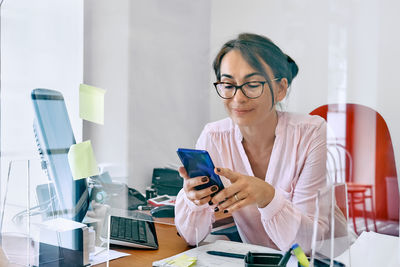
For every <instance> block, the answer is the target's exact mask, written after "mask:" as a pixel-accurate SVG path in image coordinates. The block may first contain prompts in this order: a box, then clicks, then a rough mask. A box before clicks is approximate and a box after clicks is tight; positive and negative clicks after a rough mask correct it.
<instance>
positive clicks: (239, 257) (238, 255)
mask: <svg viewBox="0 0 400 267" xmlns="http://www.w3.org/2000/svg"><path fill="white" fill-rule="evenodd" d="M207 253H208V254H210V255H214V256H222V257H230V258H238V259H244V256H245V255H243V254H236V253H229V252H223V251H214V250H209V251H207Z"/></svg>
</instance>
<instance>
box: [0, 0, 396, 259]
mask: <svg viewBox="0 0 400 267" xmlns="http://www.w3.org/2000/svg"><path fill="white" fill-rule="evenodd" d="M0 7H1V10H0V12H1V23H0V26H1V38H0V40H1V44H0V45H1V49H0V52H1V57H0V59H1V73H0V75H1V79H0V80H1V84H0V86H1V89H0V90H1V91H0V94H1V97H0V108H1V111H0V112H1V120H0V128H1V133H0V145H1V147H0V152H1V153H0V155H1V159H0V172H1V179H0V181H1V183H0V189H1V190H0V197H1V199H4V198H5V194H6V193H7V194H8V197H7V198H8V199H10V196H11V197H15V196H17V195H18V196H19V195H20V193H19V192H21V190H22V189H21V188H20V187H19V185H10V183H9V182H8V180H7V179H8V177H9V174H8V170H9V167H8V164H9V162H10V161H15V159H17V161H18V160H19V159H33V158H37V155H38V153H37V151H36V148H35V138H34V134H33V132H32V122H33V119H34V113H33V109H32V107H31V103H30V101H31V99H30V93H31V91H32V90H33V89H35V88H47V89H52V90H57V91H60V92H61V93H62V94H63V96H64V98H65V103H66V107H67V111H68V117H69V119H70V121H71V126H72V130H73V133H74V136H75V139H76V142H77V143H79V142H81V141H87V140H90V141H91V144H92V146H93V152H94V155H95V157H96V160H97V163H98V166H99V169H100V175H99V176H98V177H91V178H88V179H87V181H88V185H90V186H91V187H90V190H91V195H90V202H91V208H90V210H89V213H88V216H87V217H86V218H85V221H84V223H85V224H87V225H88V226H89V228H90V227H93V229H95V228H96V229H97V231H95V242H96V246H97V245H98V246H100V247H105V246H107V247H108V245H107V244H108V240H109V239H110V237H109V235H110V233H109V232H107V231H108V230H109V229H110V227H111V224H112V223H111V218H112V217H111V216H112V214H113V212H116V214H114V216H117V217H128V218H130V217H132V216H135V215H134V213H135V212H143V211H138V208H139V206H141V207H146V208H145V209H151V208H153V206H152V205H151V204H149V203H148V202H147V201H148V199H149V198H150V197H145V194H146V189H148V188H150V189H151V190H154V191H152V192H153V193H152V194H153V195H152V197H156V195H154V194H155V193H157V190H156V187H158V186H160V187H163V190H164V191H162V190H161V191H159V192H158V196H159V197H161V196H163V195H165V194H167V192H168V190H171V191H169V192H172V193H170V196H172V197H174V196H175V195H176V194H177V192H178V191H179V190H180V188H181V187H182V184H181V183H180V184H179V183H177V182H176V181H177V180H176V179H175V180H174V179H171V180H170V179H169V177H167V176H163V178H160V179H161V180H165V181H166V182H165V183H157V181H158V180H156V177H160V176H158V175H156V174H155V173H156V172H157V171H156V170H160V169H163V170H171V169H172V170H173V171H174V174H173V175H175V178H179V175H178V174H177V173H176V170H177V167H178V166H180V165H181V163H180V161H179V158H178V156H177V154H176V150H177V149H178V148H195V147H196V145H197V146H198V147H202V146H203V144H202V142H199V143H198V142H197V140H198V138H199V136H200V135H201V133H202V131H203V129H204V128H205V127H209V126H210V125H209V126H206V125H207V124H208V123H211V122H216V121H219V120H222V119H225V118H228V117H230V116H231V114H230V113H229V112H227V110H226V103H227V102H226V101H225V100H224V99H222V98H220V97H219V95H218V93H217V91H216V89H215V87H214V85H213V83H214V82H217V81H218V78H217V76H216V74H215V72H214V69H213V62H214V59H215V57H216V56H217V54H218V52H219V50H220V49H221V47H222V45H223V44H224V43H225V42H227V41H228V40H231V39H234V38H236V37H237V36H238V34H240V33H242V32H250V33H256V34H260V35H263V36H266V37H268V38H270V39H271V40H272V41H273V42H274V43H275V44H276V45H277V46H278V47H279V48H280V49H281V50H282V51H283V52H284V53H285V54H287V55H288V56H290V58H291V59H293V60H294V61H295V62H296V64H297V65H298V67H299V72H298V73H297V76H296V77H295V78H294V79H293V82H292V83H291V85H290V86H289V87H288V88H287V93H286V96H285V97H284V98H283V100H282V101H280V102H279V103H278V105H277V106H276V109H277V110H278V111H280V112H283V113H287V114H292V113H296V114H297V113H300V114H311V115H315V116H320V117H322V118H323V119H324V120H325V121H326V122H327V125H328V128H329V132H328V134H327V150H328V152H327V153H328V154H327V161H328V163H327V165H328V166H327V167H328V173H329V177H330V178H329V182H331V183H340V184H345V186H346V187H347V193H344V194H345V195H346V196H343V195H341V196H340V197H336V199H335V200H336V202H335V203H336V204H335V205H331V206H329V208H322V207H321V209H320V212H329V214H330V215H329V216H331V217H332V218H333V217H334V216H333V214H338V213H339V210H340V211H341V213H342V214H343V215H345V217H347V218H348V221H347V222H348V225H349V228H350V229H349V231H350V232H352V233H355V235H356V236H361V235H362V234H363V233H364V232H371V231H373V232H376V233H378V234H379V235H385V236H386V235H387V236H399V225H400V222H399V171H400V169H399V158H400V123H399V120H398V118H397V117H398V115H397V114H398V113H399V108H398V99H399V98H400V93H399V92H400V91H399V90H398V88H397V87H398V81H397V77H398V74H397V69H398V64H397V62H399V60H400V54H399V53H398V49H397V46H396V45H397V44H398V43H399V42H400V35H398V34H393V29H394V28H395V25H399V24H400V18H399V16H398V15H397V14H396V12H395V11H396V10H399V8H400V4H399V3H397V2H396V1H379V0H371V1H368V2H367V3H366V2H365V1H358V0H352V1H344V0H339V1H333V0H331V1H318V0H309V1H281V0H271V1H259V0H249V1H231V0H204V1H180V0H149V1H134V0H133V1H127V0H117V1H113V3H112V4H111V2H110V0H85V1H81V0H61V1H57V2H55V1H52V0H38V1H35V3H33V2H32V1H29V0H12V1H11V0H3V1H0ZM266 63H267V64H269V62H266ZM233 82H234V85H235V86H238V85H241V84H243V83H245V82H247V81H242V80H240V79H239V80H234V81H233ZM82 83H83V84H87V85H91V86H95V87H99V88H102V89H105V91H106V93H105V94H104V97H105V98H104V106H103V107H104V123H103V124H99V123H94V122H92V121H89V120H85V119H84V118H82V117H81V116H80V107H79V103H80V102H79V101H80V99H79V86H80V84H82ZM238 91H240V90H238ZM240 93H241V92H237V94H239V95H240ZM251 101H253V102H255V101H256V99H253V100H251ZM251 101H250V102H246V103H253V102H251ZM228 120H229V118H228ZM233 124H235V123H233ZM235 126H237V125H235ZM287 129H288V128H287V127H286V128H285V131H286V130H287ZM232 140H233V139H232ZM211 143H212V142H211ZM239 144H240V142H239ZM210 146H213V147H218V149H219V148H220V147H219V143H218V142H216V143H213V144H210ZM243 148H244V147H243V145H242V146H239V150H240V151H242V150H243V151H244V152H243V151H242V154H243V155H242V156H243V158H239V157H232V160H231V161H232V163H231V164H225V163H224V164H222V163H221V162H224V161H225V160H227V161H229V160H230V159H231V158H230V156H226V155H225V154H224V153H225V152H226V153H227V154H229V153H231V151H223V153H220V152H221V151H218V153H214V154H213V155H211V156H212V158H213V161H214V164H216V165H218V164H221V165H224V166H221V167H229V168H231V169H233V170H235V171H238V170H240V172H241V173H243V174H244V175H249V176H256V175H254V172H253V171H254V169H253V168H252V166H251V162H250V160H249V155H250V154H249V153H247V152H246V151H245V150H244V149H243ZM295 148H296V145H293V146H290V149H288V151H290V152H293V151H295ZM281 152H282V150H281V149H276V150H275V151H274V153H275V155H274V156H275V157H276V158H277V159H279V160H276V161H275V163H273V164H272V165H271V166H267V167H266V168H267V169H272V168H273V167H276V166H281V164H286V163H287V162H285V161H284V160H282V157H283V153H281ZM303 152H304V151H303ZM295 153H297V154H296V155H297V156H299V155H300V154H301V153H302V151H299V152H295ZM221 155H224V157H225V158H223V160H221V159H222V158H221V159H220V158H219V157H220V156H221ZM242 156H241V157H242ZM239 159H243V160H239ZM241 161H243V162H244V163H243V162H241ZM242 163H243V164H242ZM13 164H14V166H16V165H15V164H19V163H13ZM21 164H22V163H21ZM24 164H25V163H24ZM24 164H22V165H24ZM242 165H243V166H247V167H243V166H242ZM282 166H283V165H282ZM241 167H243V168H241ZM23 168H26V167H23ZM18 169H22V167H21V168H18ZM298 170H301V167H299V169H298ZM268 171H269V170H267V171H266V172H267V173H268ZM259 176H264V177H261V178H262V179H263V178H266V179H270V180H269V181H273V182H274V183H275V184H273V185H274V186H276V183H277V181H281V180H282V177H286V174H285V175H284V174H282V173H281V174H280V175H277V176H275V175H271V176H269V175H267V174H265V175H264V174H261V175H259ZM179 179H180V178H179ZM31 182H32V181H31ZM35 183H36V184H37V185H38V184H49V183H48V182H43V183H39V181H35ZM271 183H272V182H271ZM296 183H297V182H294V181H293V183H292V184H290V185H287V186H283V187H284V188H281V186H277V187H278V188H279V189H283V193H284V195H285V196H284V197H285V198H286V199H289V200H292V199H291V197H292V196H293V195H292V193H293V192H294V190H295V187H296V186H297V184H296ZM25 184H26V183H25ZM27 186H28V185H27ZM7 187H9V188H10V189H9V190H8V189H7ZM28 187H29V186H28ZM341 188H342V187H341ZM6 189H7V190H6ZM42 189H43V190H45V191H46V190H47V191H48V192H50V193H49V194H51V192H52V189H51V186H49V187H48V188H47V187H46V186H43V187H42ZM151 190H150V191H151ZM336 190H342V189H339V188H335V190H334V191H336ZM16 192H18V193H16ZM161 192H164V193H161ZM331 192H332V191H331ZM312 193H313V194H314V193H316V192H312ZM335 194H336V193H335ZM341 194H342V193H341ZM25 196H28V195H27V194H25V193H24V197H21V198H17V199H16V200H18V201H22V202H23V205H24V206H25V207H24V208H22V210H25V213H24V214H26V211H27V210H30V208H28V206H30V207H33V206H35V205H37V203H38V202H37V201H36V200H35V199H36V197H37V192H36V189H34V188H33V189H32V191H31V193H30V199H31V201H33V203H32V204H30V203H29V204H27V203H28V202H27V200H26V199H25ZM139 196H141V197H139ZM323 196H324V197H328V198H330V197H332V195H331V194H330V193H329V192H325V193H324V194H322V193H321V195H320V197H323ZM320 200H321V202H320V203H319V205H322V204H323V203H324V201H322V199H320ZM38 201H39V200H38ZM9 203H11V202H9ZM327 203H329V202H327ZM53 204H54V205H57V203H53ZM7 205H10V204H7ZM345 205H348V209H347V208H346V209H345V208H344V207H345ZM332 207H335V208H334V209H333V210H332ZM38 209H39V210H40V208H38ZM22 210H21V211H20V212H22ZM3 212H5V216H4V218H6V217H7V216H8V215H7V214H6V212H7V211H6V210H5V209H4V210H3ZM144 212H145V213H146V214H147V215H148V214H149V212H150V211H144ZM255 212H257V211H255ZM313 212H314V210H312V211H310V214H312V213H313ZM345 212H346V214H345ZM118 214H119V215H121V216H119V215H118ZM252 216H253V215H252V214H249V215H248V217H250V218H253V217H252ZM327 216H328V215H327ZM28 217H29V216H28ZM28 217H26V216H19V218H28ZM36 217H38V218H39V217H41V216H36ZM257 218H258V217H257ZM55 219H57V218H55ZM223 219H224V218H223ZM32 220H33V219H32ZM138 220H140V219H138ZM152 220H153V221H152V223H154V224H155V229H156V231H158V229H163V230H159V231H164V230H165V231H167V232H168V233H171V236H172V235H173V234H175V235H176V227H174V226H173V221H172V219H171V218H168V219H161V218H154V217H153V219H152ZM218 222H219V220H217V221H216V224H215V225H214V228H213V230H212V234H210V235H209V236H207V238H206V239H204V240H201V241H202V242H200V238H199V240H197V242H196V243H198V245H199V246H200V244H203V245H207V244H211V243H212V242H214V241H217V240H219V239H225V240H228V239H229V240H237V241H238V240H241V239H239V238H238V236H239V235H238V233H237V229H236V228H235V222H234V221H232V220H230V221H229V218H228V219H226V220H225V221H223V222H222V223H221V224H218ZM12 225H13V224H12V223H10V224H8V223H3V229H7V227H11V226H12ZM333 225H337V224H335V223H334V221H329V226H333ZM4 227H6V228H4ZM164 227H167V228H164ZM168 227H170V228H168ZM23 229H24V231H25V230H26V227H25V226H23ZM7 231H8V230H7ZM10 231H11V229H10ZM169 231H171V232H169ZM174 231H175V233H174ZM331 234H333V235H334V237H333V238H332V236H331ZM24 235H30V233H26V231H25V232H24ZM167 236H169V234H167ZM335 238H336V237H335V233H334V232H332V231H330V232H329V233H328V234H327V236H326V237H325V238H324V242H322V243H318V242H320V241H321V240H320V241H316V244H315V246H316V247H320V250H318V249H316V250H315V253H317V252H318V253H321V255H324V256H325V257H328V256H329V257H331V258H332V257H333V256H337V255H338V254H340V251H336V249H337V248H338V247H343V248H344V247H346V246H345V245H343V246H342V245H339V246H336V245H335V246H333V245H332V244H333V243H332V242H334V243H335V244H336V242H339V241H338V240H337V239H335ZM178 240H179V241H178ZM332 240H334V241H332ZM181 241H183V242H184V240H183V239H181V238H180V237H179V236H178V239H177V241H176V242H178V243H179V244H180V245H182V249H186V248H188V247H184V245H183V244H181V243H180V242H181ZM160 242H161V241H160V240H159V244H161V243H160ZM271 246H273V247H275V248H276V247H277V245H276V244H272V245H271ZM167 247H168V246H167ZM112 248H115V249H116V250H121V251H125V252H127V253H131V254H133V255H136V256H138V257H141V256H140V253H138V252H139V250H136V249H127V250H125V249H124V248H123V247H114V246H112ZM160 248H161V245H160ZM322 248H326V249H327V251H325V250H323V249H322ZM106 250H108V249H106ZM97 252H99V251H97ZM148 253H150V252H148ZM153 253H154V251H153ZM171 253H172V251H171ZM399 254H400V249H399ZM24 255H25V254H24ZM332 255H333V256H332ZM169 256H171V255H168V257H169ZM160 257H161V256H160ZM128 258H129V257H128ZM160 259H161V258H160Z"/></svg>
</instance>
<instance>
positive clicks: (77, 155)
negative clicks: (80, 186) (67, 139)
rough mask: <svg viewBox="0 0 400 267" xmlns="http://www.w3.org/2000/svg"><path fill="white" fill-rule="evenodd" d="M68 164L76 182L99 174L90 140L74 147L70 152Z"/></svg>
mask: <svg viewBox="0 0 400 267" xmlns="http://www.w3.org/2000/svg"><path fill="white" fill-rule="evenodd" d="M68 162H69V167H70V168H71V172H72V177H73V179H74V180H79V179H82V178H87V177H90V176H93V175H98V174H99V168H98V166H97V162H96V159H95V157H94V153H93V149H92V144H91V142H90V140H88V141H85V142H82V143H79V144H75V145H72V146H71V147H70V149H69V151H68Z"/></svg>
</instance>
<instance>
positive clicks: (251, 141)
mask: <svg viewBox="0 0 400 267" xmlns="http://www.w3.org/2000/svg"><path fill="white" fill-rule="evenodd" d="M271 115H272V116H271V117H270V118H268V121H263V122H261V123H259V124H256V125H251V126H239V129H240V132H241V134H242V136H243V140H242V143H243V145H245V146H246V147H247V148H249V149H251V150H261V151H263V150H265V149H267V148H270V147H272V146H273V144H274V141H275V129H276V127H277V125H278V114H277V112H273V113H272V114H271Z"/></svg>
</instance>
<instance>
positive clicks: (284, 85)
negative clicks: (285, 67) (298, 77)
mask: <svg viewBox="0 0 400 267" xmlns="http://www.w3.org/2000/svg"><path fill="white" fill-rule="evenodd" d="M288 86H289V83H288V80H287V79H286V78H282V79H281V80H280V82H279V83H278V86H277V92H276V94H275V95H276V102H280V101H282V100H283V99H284V98H285V96H286V93H287V89H288Z"/></svg>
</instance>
